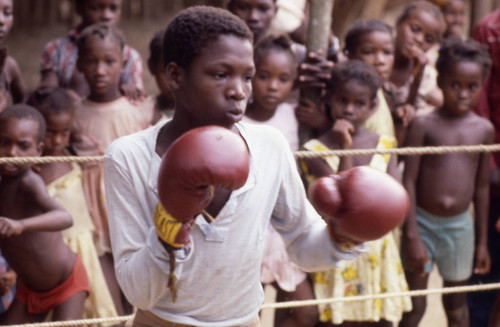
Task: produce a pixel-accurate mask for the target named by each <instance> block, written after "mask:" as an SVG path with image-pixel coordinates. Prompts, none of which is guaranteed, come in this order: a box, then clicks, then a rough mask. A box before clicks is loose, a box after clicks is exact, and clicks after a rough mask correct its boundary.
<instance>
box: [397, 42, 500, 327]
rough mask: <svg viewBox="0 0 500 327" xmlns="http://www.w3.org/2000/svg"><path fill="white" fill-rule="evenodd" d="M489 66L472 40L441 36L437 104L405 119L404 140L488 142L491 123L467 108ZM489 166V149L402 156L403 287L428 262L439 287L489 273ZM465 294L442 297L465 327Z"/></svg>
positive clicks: (419, 303) (409, 319) (407, 322)
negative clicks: (405, 209) (405, 210)
mask: <svg viewBox="0 0 500 327" xmlns="http://www.w3.org/2000/svg"><path fill="white" fill-rule="evenodd" d="M490 65H491V61H490V58H489V55H488V53H487V52H486V50H485V49H484V48H482V47H481V46H480V45H479V44H478V43H476V42H475V41H471V40H468V41H462V40H461V39H459V38H451V39H448V40H446V41H445V42H444V44H443V46H442V47H441V49H440V51H439V59H438V61H437V63H436V68H437V70H438V73H439V75H438V85H439V86H440V87H441V89H442V91H443V96H444V103H443V105H442V106H441V107H440V108H438V109H436V110H435V111H434V112H432V113H429V114H426V115H422V116H417V117H416V118H415V119H414V120H413V121H412V123H411V125H410V128H409V131H408V138H407V142H406V145H407V146H410V147H411V146H444V145H474V144H491V143H493V133H494V131H493V126H492V124H491V123H490V122H489V121H488V120H486V119H484V118H482V117H479V116H477V115H476V114H474V113H473V112H472V111H471V110H472V109H473V108H474V106H475V105H476V103H477V101H478V98H479V94H480V92H481V87H482V86H483V83H484V80H485V78H486V76H487V74H488V71H489V68H490ZM489 163H490V155H489V153H474V154H467V153H458V154H440V155H425V156H408V157H406V159H405V172H404V177H403V181H404V185H405V187H406V189H407V191H408V193H409V195H410V199H411V209H410V213H409V215H408V217H407V220H406V223H405V224H404V226H403V239H402V258H403V263H404V267H405V271H406V276H407V280H408V284H409V286H410V289H424V288H426V287H427V280H428V277H429V273H430V272H431V270H432V265H433V263H434V262H436V263H437V265H438V267H439V272H440V274H441V276H442V277H443V280H444V285H445V286H446V287H452V286H460V285H465V284H466V283H467V280H468V279H469V277H470V276H471V274H472V270H473V269H472V268H473V267H474V272H475V273H479V274H481V273H482V274H484V273H487V272H488V271H489V269H490V257H489V254H488V249H487V245H486V244H487V219H488V200H489V184H488V177H489ZM471 202H472V203H473V204H474V216H475V217H474V219H473V217H472V214H471V211H470V210H471V209H470V205H471ZM474 249H475V251H474ZM474 252H475V253H474ZM474 257H475V263H474ZM466 296H467V295H466V294H465V293H460V294H449V295H444V296H443V305H444V309H445V311H446V316H447V318H448V323H449V324H450V325H452V326H468V323H469V313H468V308H467V303H466ZM425 306H426V303H425V297H418V298H413V308H414V309H413V311H411V312H409V313H407V314H405V315H404V316H403V319H402V321H401V324H400V326H417V325H418V322H419V321H420V319H421V318H422V315H423V314H424V311H425Z"/></svg>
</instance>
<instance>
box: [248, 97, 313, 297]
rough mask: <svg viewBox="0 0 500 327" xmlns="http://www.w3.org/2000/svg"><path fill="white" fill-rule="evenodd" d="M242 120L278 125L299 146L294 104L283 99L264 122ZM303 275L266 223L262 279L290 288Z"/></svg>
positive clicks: (294, 147)
mask: <svg viewBox="0 0 500 327" xmlns="http://www.w3.org/2000/svg"><path fill="white" fill-rule="evenodd" d="M243 121H244V122H248V123H252V124H262V125H268V126H273V127H275V128H277V129H279V130H280V131H281V132H282V133H283V135H284V136H285V138H286V139H287V140H288V143H289V144H290V147H291V148H292V150H293V151H295V150H298V148H299V134H298V131H299V123H298V121H297V119H296V118H295V107H294V106H293V105H292V104H290V103H286V102H285V103H282V104H280V105H279V106H278V108H277V109H276V113H275V114H274V116H273V117H272V118H271V119H269V120H267V121H265V122H260V121H256V120H253V119H251V118H248V117H247V116H244V117H243ZM306 277H307V275H306V273H305V272H303V271H302V270H301V269H300V268H299V267H297V265H296V264H295V263H293V262H292V261H291V260H290V258H289V256H288V252H287V251H286V247H285V242H283V239H282V238H281V236H280V234H279V233H278V232H276V231H275V230H274V228H273V227H272V226H271V225H270V224H269V227H268V230H267V235H266V243H265V245H264V255H263V258H262V264H261V268H260V281H261V283H263V284H270V283H274V282H276V283H277V284H278V286H279V287H280V288H281V289H282V290H284V291H286V292H293V291H295V289H296V287H297V285H299V284H300V283H302V282H303V281H304V280H305V279H306Z"/></svg>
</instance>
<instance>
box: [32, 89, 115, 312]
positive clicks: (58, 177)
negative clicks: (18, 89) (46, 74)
mask: <svg viewBox="0 0 500 327" xmlns="http://www.w3.org/2000/svg"><path fill="white" fill-rule="evenodd" d="M27 103H28V104H29V105H31V106H33V107H34V108H36V109H37V110H38V111H39V112H40V113H41V114H42V115H43V118H44V119H45V122H46V131H45V138H44V139H43V144H44V149H43V155H45V156H68V155H70V152H69V151H68V146H69V140H70V136H71V124H72V121H73V115H74V113H75V103H74V100H73V97H71V96H70V95H69V94H68V93H67V92H66V91H65V90H64V89H61V88H53V87H45V86H42V87H39V88H38V89H36V90H35V91H34V92H33V93H32V94H31V96H30V97H29V98H28V102H27ZM37 167H38V168H39V169H40V171H39V174H40V176H41V177H42V179H43V181H44V182H45V184H46V185H47V189H48V191H49V194H50V196H52V197H53V198H54V199H56V201H58V202H59V203H60V204H61V205H62V206H63V207H64V209H66V210H67V211H68V212H69V213H70V215H71V216H72V218H73V226H72V227H71V228H68V229H65V230H63V231H62V236H63V240H64V242H65V243H66V244H67V245H68V246H69V248H70V249H71V250H72V251H73V252H75V253H77V254H79V255H80V257H81V258H82V261H83V264H84V266H85V269H86V270H87V275H88V277H89V282H90V284H89V286H90V294H89V297H88V298H87V300H86V301H85V307H84V308H85V310H84V313H83V318H84V319H87V318H107V317H115V316H117V313H116V310H115V306H114V304H113V299H112V298H111V295H110V293H109V290H108V287H107V285H106V279H105V278H104V275H103V272H102V269H101V265H100V263H99V257H98V255H97V251H96V248H95V245H94V232H95V226H94V223H93V222H92V219H91V217H90V213H89V210H88V208H87V204H86V199H85V195H84V192H83V187H82V170H81V168H80V166H79V165H78V164H77V163H70V162H53V163H48V164H42V165H37Z"/></svg>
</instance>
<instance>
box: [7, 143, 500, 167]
mask: <svg viewBox="0 0 500 327" xmlns="http://www.w3.org/2000/svg"><path fill="white" fill-rule="evenodd" d="M499 151H500V144H489V145H456V146H423V147H407V148H394V149H386V150H377V149H352V150H330V151H296V152H294V156H295V157H296V158H297V159H301V158H315V157H328V156H332V155H336V156H339V157H342V156H366V155H373V154H396V155H422V154H450V153H478V152H499ZM102 158H103V157H102V156H81V157H79V156H62V157H15V158H14V157H13V158H9V157H3V158H0V165H1V164H30V163H32V164H47V163H53V162H79V163H88V162H98V161H102Z"/></svg>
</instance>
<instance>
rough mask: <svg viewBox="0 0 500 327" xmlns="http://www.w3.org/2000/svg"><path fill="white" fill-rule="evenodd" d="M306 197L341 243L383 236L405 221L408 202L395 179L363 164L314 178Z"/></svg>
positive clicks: (369, 239) (331, 233) (401, 187)
mask: <svg viewBox="0 0 500 327" xmlns="http://www.w3.org/2000/svg"><path fill="white" fill-rule="evenodd" d="M309 198H310V200H311V203H312V205H313V206H314V208H315V209H316V210H317V211H318V213H319V214H320V215H322V216H323V217H324V218H325V219H326V220H327V223H328V228H329V231H330V235H331V236H332V238H333V239H334V241H337V242H339V240H340V242H341V243H342V242H343V241H345V242H347V243H348V242H352V243H361V242H366V241H372V240H376V239H379V238H381V237H383V236H384V235H385V234H387V233H389V232H390V231H392V230H393V229H394V228H396V227H398V226H399V225H400V224H401V223H402V222H403V221H404V219H405V218H406V215H407V213H408V209H409V204H410V202H409V197H408V194H407V193H406V190H405V189H404V187H403V186H402V185H401V184H400V183H399V182H398V181H396V180H395V179H394V178H393V177H391V176H390V175H388V174H386V173H384V172H380V171H378V170H376V169H374V168H370V167H366V166H361V167H355V168H351V169H348V170H345V171H343V172H340V173H339V174H336V175H329V176H325V177H321V178H319V179H317V180H316V181H315V182H314V183H312V184H311V186H310V188H309ZM346 240H347V241H346Z"/></svg>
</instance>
